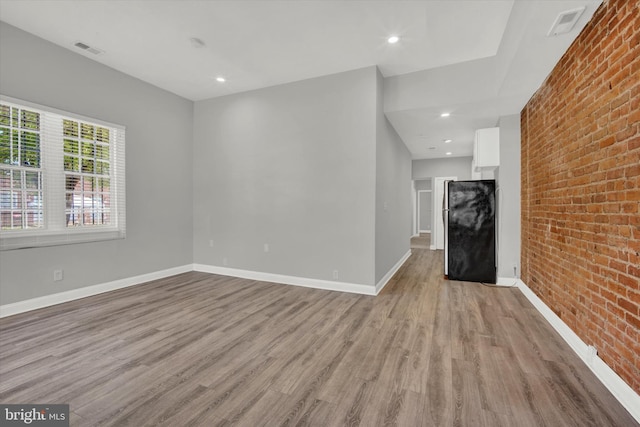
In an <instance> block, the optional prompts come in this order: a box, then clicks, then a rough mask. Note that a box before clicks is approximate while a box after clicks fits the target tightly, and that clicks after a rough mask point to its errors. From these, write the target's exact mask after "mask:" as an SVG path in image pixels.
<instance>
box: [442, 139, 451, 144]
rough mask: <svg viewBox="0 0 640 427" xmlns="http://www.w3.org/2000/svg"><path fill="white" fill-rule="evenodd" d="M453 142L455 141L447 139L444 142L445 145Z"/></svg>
mask: <svg viewBox="0 0 640 427" xmlns="http://www.w3.org/2000/svg"><path fill="white" fill-rule="evenodd" d="M451 141H453V139H445V140H444V143H445V144H448V143H450V142H451Z"/></svg>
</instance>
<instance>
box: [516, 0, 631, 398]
mask: <svg viewBox="0 0 640 427" xmlns="http://www.w3.org/2000/svg"><path fill="white" fill-rule="evenodd" d="M521 125H522V127H521V129H522V218H521V219H522V260H521V261H522V280H523V281H524V282H525V283H526V284H527V285H528V286H529V287H530V288H531V289H532V290H533V291H534V292H535V293H536V294H537V295H538V296H539V297H540V298H541V299H542V300H543V301H544V302H545V303H546V304H547V305H548V306H549V307H550V308H551V309H552V310H553V311H554V312H555V313H556V314H557V315H558V316H560V318H561V319H562V320H563V321H564V322H565V323H566V324H567V325H568V326H569V327H570V328H571V329H572V330H573V331H574V332H575V333H576V334H577V335H578V336H579V337H580V338H581V339H582V340H583V341H584V342H585V343H587V344H589V345H593V346H595V347H596V349H597V351H598V355H599V356H600V357H601V358H602V359H603V360H604V362H605V363H606V364H607V365H609V366H610V367H611V368H612V369H613V370H614V371H615V372H616V373H617V374H618V375H619V376H620V377H621V378H622V379H623V380H624V381H626V382H627V383H628V384H629V385H630V386H631V387H632V388H633V389H634V390H635V391H636V392H637V393H640V332H639V331H640V0H608V1H606V0H605V2H604V3H603V4H602V5H601V6H600V8H599V9H598V10H597V11H596V13H595V15H594V16H593V18H592V19H591V21H590V22H589V23H588V24H587V26H586V28H585V29H584V30H583V31H582V33H581V34H580V35H579V36H578V38H577V39H576V40H575V41H574V43H573V44H572V45H571V47H570V48H569V49H568V51H567V52H566V53H565V55H564V56H563V57H562V59H561V60H560V62H559V63H558V64H557V65H556V67H555V69H554V70H553V71H552V73H551V74H550V75H549V76H548V77H547V80H546V81H545V82H544V83H543V85H542V86H541V87H540V89H539V90H538V91H537V92H536V94H535V95H534V96H533V97H532V98H531V100H530V101H529V103H528V104H527V105H526V106H525V108H524V109H523V110H522V113H521Z"/></svg>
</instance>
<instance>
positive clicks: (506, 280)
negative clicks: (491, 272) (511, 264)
mask: <svg viewBox="0 0 640 427" xmlns="http://www.w3.org/2000/svg"><path fill="white" fill-rule="evenodd" d="M518 281H520V279H516V278H514V277H498V280H497V283H496V285H497V286H504V287H505V288H517V287H518Z"/></svg>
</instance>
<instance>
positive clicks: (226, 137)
mask: <svg viewBox="0 0 640 427" xmlns="http://www.w3.org/2000/svg"><path fill="white" fill-rule="evenodd" d="M376 80H377V70H376V67H368V68H365V69H361V70H355V71H349V72H345V73H340V74H335V75H330V76H324V77H319V78H315V79H310V80H304V81H301V82H296V83H291V84H286V85H280V86H275V87H271V88H266V89H260V90H255V91H250V92H245V93H241V94H235V95H230V96H226V97H220V98H214V99H209V100H204V101H198V102H196V103H195V110H194V159H193V170H194V174H193V176H194V180H193V189H194V204H193V211H194V233H193V234H194V242H193V245H194V246H193V252H194V261H195V262H196V263H199V264H206V265H213V266H224V265H225V263H224V260H225V259H226V261H227V266H228V267H231V268H238V269H242V270H250V271H259V272H265V273H274V274H283V275H288V276H298V277H306V278H312V279H321V280H333V271H334V270H337V271H338V280H339V281H341V282H348V283H357V284H365V285H374V284H375V282H374V279H375V267H374V263H375V260H376V253H375V232H376V222H375V221H376V220H375V212H376V211H375V203H376V113H377V100H376V84H377V82H376ZM408 190H409V183H407V191H408ZM409 203H410V201H407V204H409ZM265 243H266V244H268V245H269V252H265V251H264V244H265Z"/></svg>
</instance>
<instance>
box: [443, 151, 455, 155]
mask: <svg viewBox="0 0 640 427" xmlns="http://www.w3.org/2000/svg"><path fill="white" fill-rule="evenodd" d="M445 154H446V155H447V156H450V155H452V154H453V153H452V152H451V151H447V152H446V153H445Z"/></svg>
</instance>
